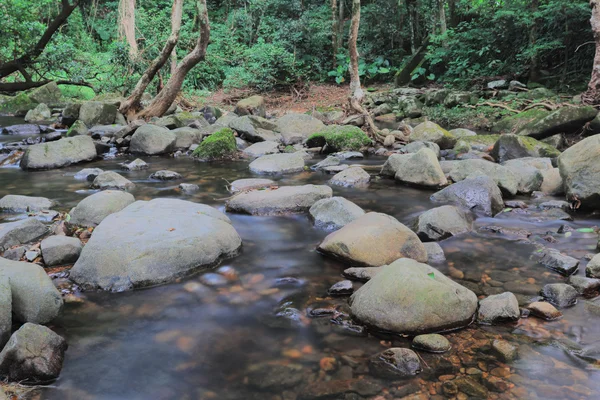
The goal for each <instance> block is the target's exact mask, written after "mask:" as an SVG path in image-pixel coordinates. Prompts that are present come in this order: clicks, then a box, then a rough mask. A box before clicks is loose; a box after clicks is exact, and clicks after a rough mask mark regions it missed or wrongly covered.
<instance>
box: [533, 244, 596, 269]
mask: <svg viewBox="0 0 600 400" xmlns="http://www.w3.org/2000/svg"><path fill="white" fill-rule="evenodd" d="M534 258H538V262H539V263H540V264H542V265H544V266H545V267H546V268H550V269H551V270H553V271H556V272H558V273H559V274H561V275H563V276H570V275H573V274H574V273H575V272H577V270H578V266H579V260H577V259H575V258H573V257H570V256H567V255H564V254H561V252H560V251H558V250H556V249H551V248H545V249H542V250H541V251H538V252H536V253H534ZM599 261H600V260H599Z"/></svg>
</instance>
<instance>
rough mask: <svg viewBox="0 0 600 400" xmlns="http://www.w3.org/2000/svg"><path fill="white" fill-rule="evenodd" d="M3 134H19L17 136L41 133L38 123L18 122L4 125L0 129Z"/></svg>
mask: <svg viewBox="0 0 600 400" xmlns="http://www.w3.org/2000/svg"><path fill="white" fill-rule="evenodd" d="M0 132H1V133H2V134H3V135H19V136H31V135H39V134H40V133H41V131H40V127H39V125H34V124H18V125H11V126H6V127H4V128H2V129H0Z"/></svg>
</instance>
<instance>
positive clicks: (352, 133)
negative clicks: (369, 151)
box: [306, 125, 371, 151]
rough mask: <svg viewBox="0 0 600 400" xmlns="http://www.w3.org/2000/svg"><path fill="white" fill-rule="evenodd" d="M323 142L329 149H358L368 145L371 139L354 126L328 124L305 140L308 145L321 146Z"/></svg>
mask: <svg viewBox="0 0 600 400" xmlns="http://www.w3.org/2000/svg"><path fill="white" fill-rule="evenodd" d="M325 144H327V146H328V148H329V149H330V150H331V151H358V150H360V149H361V147H365V146H369V145H370V144H371V139H370V138H369V137H368V136H367V134H366V133H364V132H363V131H362V130H361V129H360V128H358V127H356V126H341V125H330V126H328V127H326V128H325V129H323V130H322V131H320V132H317V133H315V134H313V135H311V136H310V137H309V138H308V140H307V141H306V145H307V146H308V147H323V146H325Z"/></svg>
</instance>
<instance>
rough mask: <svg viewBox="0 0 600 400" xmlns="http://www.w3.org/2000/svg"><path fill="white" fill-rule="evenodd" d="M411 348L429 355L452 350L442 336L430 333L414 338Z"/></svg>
mask: <svg viewBox="0 0 600 400" xmlns="http://www.w3.org/2000/svg"><path fill="white" fill-rule="evenodd" d="M412 347H414V348H415V349H418V350H423V351H427V352H430V353H445V352H447V351H449V350H450V349H451V348H452V345H451V344H450V342H449V341H448V339H446V338H445V337H443V336H442V335H438V334H437V333H430V334H428V335H419V336H415V338H414V339H413V341H412Z"/></svg>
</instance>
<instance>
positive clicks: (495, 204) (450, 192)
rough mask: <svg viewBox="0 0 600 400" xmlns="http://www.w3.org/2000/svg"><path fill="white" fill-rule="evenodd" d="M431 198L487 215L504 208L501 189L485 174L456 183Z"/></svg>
mask: <svg viewBox="0 0 600 400" xmlns="http://www.w3.org/2000/svg"><path fill="white" fill-rule="evenodd" d="M431 200H432V201H435V202H439V203H452V204H456V205H458V206H460V207H464V208H466V209H468V210H473V211H475V212H478V213H482V214H484V215H486V216H493V215H495V214H497V213H499V212H500V211H502V209H503V208H504V202H503V200H502V193H501V192H500V189H499V188H498V186H497V185H496V183H495V182H494V181H493V180H492V179H490V178H488V177H485V176H480V177H476V178H469V179H465V180H463V181H461V182H457V183H454V184H452V185H450V186H448V187H447V188H444V189H442V190H440V191H439V192H436V193H434V194H433V195H432V196H431Z"/></svg>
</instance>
